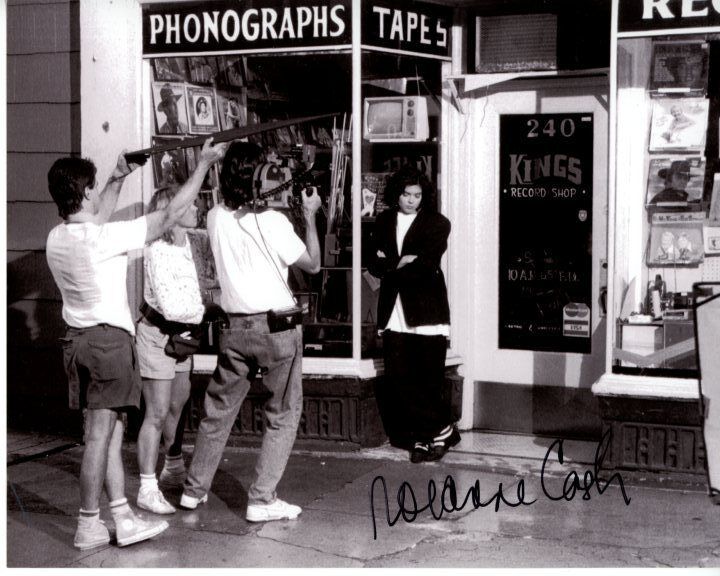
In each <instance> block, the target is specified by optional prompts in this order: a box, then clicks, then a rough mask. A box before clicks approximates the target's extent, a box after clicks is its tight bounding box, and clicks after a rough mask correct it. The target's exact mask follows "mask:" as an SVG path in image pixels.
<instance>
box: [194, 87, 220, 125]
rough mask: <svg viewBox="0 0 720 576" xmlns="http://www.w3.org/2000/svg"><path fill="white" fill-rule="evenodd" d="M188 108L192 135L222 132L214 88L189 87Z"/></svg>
mask: <svg viewBox="0 0 720 576" xmlns="http://www.w3.org/2000/svg"><path fill="white" fill-rule="evenodd" d="M187 107H188V117H189V118H190V123H189V132H190V133H192V134H210V133H212V132H217V131H218V130H220V118H218V113H217V108H216V96H215V90H214V89H213V88H201V87H199V86H188V87H187Z"/></svg>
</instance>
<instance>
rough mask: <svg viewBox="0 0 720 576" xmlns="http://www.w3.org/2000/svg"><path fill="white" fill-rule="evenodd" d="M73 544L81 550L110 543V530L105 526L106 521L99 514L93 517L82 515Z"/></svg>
mask: <svg viewBox="0 0 720 576" xmlns="http://www.w3.org/2000/svg"><path fill="white" fill-rule="evenodd" d="M73 544H74V546H75V548H79V549H80V550H90V549H91V548H96V547H98V546H103V545H105V544H110V532H109V531H108V529H107V526H105V522H103V521H102V520H100V518H98V517H97V516H94V517H92V518H90V517H87V516H80V517H79V518H78V527H77V530H76V531H75V540H74V542H73Z"/></svg>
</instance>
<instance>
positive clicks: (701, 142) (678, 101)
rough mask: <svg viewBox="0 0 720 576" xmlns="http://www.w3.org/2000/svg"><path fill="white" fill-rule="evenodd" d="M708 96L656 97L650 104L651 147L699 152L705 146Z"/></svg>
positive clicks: (654, 150)
mask: <svg viewBox="0 0 720 576" xmlns="http://www.w3.org/2000/svg"><path fill="white" fill-rule="evenodd" d="M708 104H709V100H708V99H707V98H656V99H654V100H653V107H652V126H651V129H650V151H651V152H658V151H663V150H679V151H689V152H701V151H702V150H703V149H704V148H705V134H706V133H707V119H708Z"/></svg>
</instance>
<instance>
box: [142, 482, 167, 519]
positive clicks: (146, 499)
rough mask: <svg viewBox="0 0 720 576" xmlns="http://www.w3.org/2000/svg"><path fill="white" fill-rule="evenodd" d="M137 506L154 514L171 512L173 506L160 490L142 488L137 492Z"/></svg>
mask: <svg viewBox="0 0 720 576" xmlns="http://www.w3.org/2000/svg"><path fill="white" fill-rule="evenodd" d="M137 505H138V508H142V509H143V510H148V511H150V512H154V513H155V514H173V513H174V512H175V506H173V505H172V504H170V502H168V501H167V500H165V496H163V493H162V492H160V490H143V489H142V488H141V489H140V491H139V492H138V496H137Z"/></svg>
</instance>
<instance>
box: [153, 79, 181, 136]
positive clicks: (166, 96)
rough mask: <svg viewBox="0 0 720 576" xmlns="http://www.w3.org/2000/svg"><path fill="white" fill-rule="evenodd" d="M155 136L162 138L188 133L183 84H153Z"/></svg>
mask: <svg viewBox="0 0 720 576" xmlns="http://www.w3.org/2000/svg"><path fill="white" fill-rule="evenodd" d="M152 93H153V102H154V104H155V121H156V122H157V132H156V134H162V135H164V136H170V135H178V136H181V135H183V134H187V133H188V117H187V110H186V107H185V101H186V100H187V96H186V94H185V84H180V83H178V82H153V83H152Z"/></svg>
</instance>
